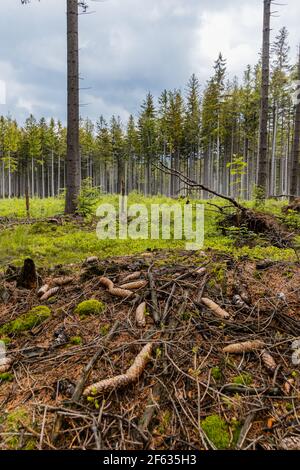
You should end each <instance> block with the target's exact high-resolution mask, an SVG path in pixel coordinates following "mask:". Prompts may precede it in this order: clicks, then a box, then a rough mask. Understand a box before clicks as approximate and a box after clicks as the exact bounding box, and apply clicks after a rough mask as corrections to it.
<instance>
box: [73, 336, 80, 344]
mask: <svg viewBox="0 0 300 470" xmlns="http://www.w3.org/2000/svg"><path fill="white" fill-rule="evenodd" d="M70 343H71V344H75V345H79V344H82V338H81V336H72V338H70Z"/></svg>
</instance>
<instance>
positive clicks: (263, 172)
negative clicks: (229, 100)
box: [257, 0, 271, 197]
mask: <svg viewBox="0 0 300 470" xmlns="http://www.w3.org/2000/svg"><path fill="white" fill-rule="evenodd" d="M270 22H271V0H264V26H263V52H262V84H261V109H260V139H259V153H258V168H257V186H258V189H259V190H260V191H261V195H264V197H265V196H266V193H267V184H268V110H269V81H270V78H269V75H270Z"/></svg>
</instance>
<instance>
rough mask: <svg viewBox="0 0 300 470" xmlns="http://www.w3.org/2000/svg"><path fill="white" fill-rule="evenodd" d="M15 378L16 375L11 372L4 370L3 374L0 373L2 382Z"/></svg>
mask: <svg viewBox="0 0 300 470" xmlns="http://www.w3.org/2000/svg"><path fill="white" fill-rule="evenodd" d="M13 379H14V376H13V374H11V373H10V372H3V374H0V383H1V382H11V381H12V380H13Z"/></svg>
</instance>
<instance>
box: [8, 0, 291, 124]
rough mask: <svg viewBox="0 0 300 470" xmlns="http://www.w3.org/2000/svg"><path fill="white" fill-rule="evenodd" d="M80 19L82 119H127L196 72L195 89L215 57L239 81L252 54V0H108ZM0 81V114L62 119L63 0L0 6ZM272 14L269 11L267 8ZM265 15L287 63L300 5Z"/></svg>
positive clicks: (256, 44) (257, 30) (257, 9)
mask: <svg viewBox="0 0 300 470" xmlns="http://www.w3.org/2000/svg"><path fill="white" fill-rule="evenodd" d="M90 5H91V8H90V11H91V13H92V12H93V11H94V13H92V14H89V15H83V16H81V17H80V60H81V67H80V73H81V78H82V80H81V88H82V90H81V103H82V104H85V103H88V106H84V107H82V108H81V113H82V115H83V116H89V117H90V118H92V119H95V120H96V119H97V118H98V117H99V116H100V115H101V114H103V115H104V116H105V118H106V119H109V118H110V116H111V115H112V114H119V115H120V116H121V117H122V118H123V119H126V118H127V116H128V115H129V114H130V113H133V114H137V113H138V111H139V107H140V103H141V101H142V100H143V98H144V97H145V95H146V93H147V92H148V91H152V92H153V94H154V95H156V96H157V95H159V94H160V92H161V91H162V90H163V89H164V88H167V89H172V88H182V89H184V87H185V84H186V82H187V80H188V78H189V77H190V75H191V74H192V73H193V72H195V73H197V74H198V76H199V79H200V81H201V82H202V84H203V85H204V84H205V82H206V80H207V79H208V78H209V76H210V75H211V73H212V66H213V62H214V61H215V60H216V58H217V55H218V53H219V51H222V52H223V54H224V56H225V57H226V58H227V63H228V71H229V75H230V76H233V75H235V74H236V75H239V76H241V74H242V72H243V70H244V69H245V67H246V65H247V64H248V63H252V64H253V63H255V62H256V61H257V59H258V53H259V51H260V47H261V31H262V1H261V0H201V1H199V0H151V1H149V0H107V1H106V2H99V3H98V2H90ZM1 7H2V10H1V17H0V38H1V48H0V80H4V81H5V82H6V85H7V104H6V105H0V113H3V114H5V113H7V112H9V111H10V113H11V114H12V115H13V116H14V117H16V118H17V119H19V120H21V121H22V120H24V119H25V118H26V117H27V115H28V113H29V112H32V113H34V114H35V115H36V117H37V118H40V117H41V116H42V115H45V117H50V116H51V115H52V114H53V115H55V116H57V117H59V118H60V119H62V120H63V121H65V119H66V40H65V30H66V6H65V0H41V1H40V2H37V1H35V0H32V2H31V4H30V5H26V6H21V2H20V0H1ZM274 8H275V6H274ZM276 8H277V9H280V17H279V18H272V29H273V31H272V35H273V37H274V35H275V34H276V32H277V31H278V30H279V28H280V27H281V26H283V25H286V26H287V27H288V29H289V30H290V31H291V34H290V41H291V45H292V56H293V57H295V55H296V44H297V43H298V42H299V40H300V38H299V32H298V30H299V28H298V19H299V17H300V2H299V1H298V0H289V5H288V6H287V7H285V6H283V7H276Z"/></svg>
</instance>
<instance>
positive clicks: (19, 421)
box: [1, 408, 33, 450]
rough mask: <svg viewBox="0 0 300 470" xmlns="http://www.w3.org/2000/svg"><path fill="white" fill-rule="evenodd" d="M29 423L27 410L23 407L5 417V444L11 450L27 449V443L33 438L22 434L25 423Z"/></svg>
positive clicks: (3, 425) (3, 427)
mask: <svg viewBox="0 0 300 470" xmlns="http://www.w3.org/2000/svg"><path fill="white" fill-rule="evenodd" d="M29 423H30V420H29V417H28V414H27V411H26V410H24V409H23V408H17V409H15V410H14V411H12V412H11V413H9V414H8V415H6V417H4V419H3V422H2V426H1V427H2V429H3V431H4V433H5V437H4V440H5V444H6V446H7V447H8V448H9V449H10V450H19V449H23V450H25V449H26V446H27V444H28V443H29V442H30V441H32V440H33V439H32V438H27V437H25V436H24V437H23V436H22V435H21V430H22V427H23V425H24V424H25V425H26V424H27V425H29ZM9 434H11V435H9Z"/></svg>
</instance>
